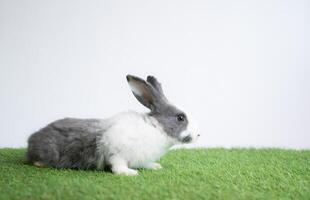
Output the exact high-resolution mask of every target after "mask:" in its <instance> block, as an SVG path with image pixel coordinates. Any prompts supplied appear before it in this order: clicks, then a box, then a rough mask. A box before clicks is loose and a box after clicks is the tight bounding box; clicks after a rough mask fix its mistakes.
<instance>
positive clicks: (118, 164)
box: [98, 111, 178, 175]
mask: <svg viewBox="0 0 310 200" xmlns="http://www.w3.org/2000/svg"><path fill="white" fill-rule="evenodd" d="M107 122H108V123H107ZM104 123H105V124H108V129H107V130H106V131H105V133H104V134H103V135H102V138H101V140H100V142H99V143H98V154H99V155H100V159H99V161H98V168H102V167H103V166H104V165H103V163H107V164H109V165H111V166H112V172H113V173H116V174H125V175H137V171H136V170H133V169H137V168H149V169H160V168H161V166H160V165H159V164H158V163H155V161H157V160H158V159H159V158H160V157H161V156H162V155H163V154H164V153H165V152H166V151H167V150H168V149H169V148H170V147H171V146H172V145H174V144H176V143H178V141H177V140H176V139H173V138H171V137H169V136H167V134H166V133H165V132H164V131H163V129H162V127H161V126H160V124H159V123H158V122H157V120H156V119H155V118H153V117H150V116H148V115H147V114H140V113H137V112H134V111H128V112H124V113H121V114H119V115H117V116H115V117H113V118H111V119H109V120H108V121H105V122H104Z"/></svg>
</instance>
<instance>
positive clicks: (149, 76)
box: [146, 75, 155, 80]
mask: <svg viewBox="0 0 310 200" xmlns="http://www.w3.org/2000/svg"><path fill="white" fill-rule="evenodd" d="M154 79H155V77H154V76H152V75H148V76H147V77H146V80H154Z"/></svg>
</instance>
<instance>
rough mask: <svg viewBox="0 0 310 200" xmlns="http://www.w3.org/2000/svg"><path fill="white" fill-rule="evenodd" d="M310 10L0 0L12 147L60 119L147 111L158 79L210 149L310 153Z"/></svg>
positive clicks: (269, 4) (0, 69)
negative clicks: (138, 89)
mask: <svg viewBox="0 0 310 200" xmlns="http://www.w3.org/2000/svg"><path fill="white" fill-rule="evenodd" d="M309 36H310V3H309V1H307V0H304V1H303V0H299V1H294V0H291V1H284V0H279V1H278V0H271V1H259V0H257V1H238V0H237V1H229V0H227V1H225V0H220V1H204V0H202V1H145V0H141V1H124V0H123V1H114V0H110V1H100V0H98V1H86V0H85V1H76V0H69V1H60V0H59V1H55V0H54V1H47V0H17V1H16V0H0V147H20V146H26V140H27V137H28V136H29V135H30V134H31V133H32V132H34V131H36V130H37V129H39V128H41V127H42V126H44V125H46V124H47V123H48V122H51V121H52V120H55V119H58V118H62V117H65V116H71V117H80V118H85V117H98V118H104V117H109V116H111V115H112V114H114V113H117V112H119V111H122V110H126V109H134V110H139V111H146V109H144V108H143V107H142V106H141V105H140V104H139V103H138V102H137V101H136V100H135V98H134V97H133V96H132V94H131V92H130V90H129V87H128V86H127V82H126V80H125V75H126V74H127V73H131V74H136V75H139V76H143V77H145V76H146V75H148V74H154V75H155V76H157V77H158V78H159V79H160V80H161V82H162V83H163V86H164V90H165V92H166V94H167V96H168V97H169V98H170V100H171V101H172V102H175V104H177V105H179V104H182V105H185V107H187V108H188V110H189V111H191V113H193V115H194V116H195V117H196V119H197V121H198V122H199V124H200V129H201V134H202V135H203V136H202V137H201V140H200V141H199V142H198V143H197V145H203V146H209V147H210V146H225V147H231V146H245V147H246V146H256V147H262V146H268V147H288V148H310V80H309V78H310V77H309V75H310V40H309Z"/></svg>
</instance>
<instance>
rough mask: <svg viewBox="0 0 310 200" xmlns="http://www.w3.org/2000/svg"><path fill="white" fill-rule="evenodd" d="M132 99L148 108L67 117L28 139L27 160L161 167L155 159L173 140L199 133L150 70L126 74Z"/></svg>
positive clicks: (116, 168)
mask: <svg viewBox="0 0 310 200" xmlns="http://www.w3.org/2000/svg"><path fill="white" fill-rule="evenodd" d="M126 78H127V81H128V84H129V86H130V88H131V90H132V93H133V95H134V96H135V97H136V99H137V100H138V101H139V102H140V103H141V104H143V105H144V106H145V107H147V108H148V109H150V112H148V113H138V112H135V111H126V112H122V113H120V114H117V115H115V116H114V117H111V118H108V119H75V118H65V119H60V120H57V121H55V122H52V123H50V124H48V125H47V126H46V127H44V128H42V129H40V130H39V131H37V132H35V133H33V134H32V135H31V136H30V137H29V139H28V149H27V160H28V162H29V163H30V164H31V165H35V166H37V167H54V168H71V169H82V170H87V169H95V170H104V169H106V168H107V167H108V168H109V169H110V170H111V172H112V173H114V174H118V175H129V176H130V175H138V171H137V169H140V168H145V169H154V170H157V169H161V168H162V167H161V165H160V164H159V163H157V162H156V161H158V160H159V159H160V157H161V156H162V155H164V154H165V153H166V152H167V150H168V149H169V148H170V147H172V146H173V145H176V144H182V143H190V142H193V141H195V140H196V139H197V138H198V137H199V134H198V130H197V125H196V124H195V123H194V121H192V119H191V118H190V117H189V116H188V115H187V114H185V113H184V112H183V111H181V110H180V109H178V108H176V107H175V106H174V105H172V104H171V103H169V101H168V100H167V98H166V97H165V95H164V93H163V89H162V87H161V84H160V83H159V82H158V81H157V79H156V78H155V77H154V76H148V77H147V79H146V80H143V79H141V78H139V77H136V76H132V75H127V76H126Z"/></svg>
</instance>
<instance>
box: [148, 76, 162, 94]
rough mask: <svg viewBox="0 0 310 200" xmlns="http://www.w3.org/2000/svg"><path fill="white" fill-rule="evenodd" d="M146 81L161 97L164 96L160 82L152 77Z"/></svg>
mask: <svg viewBox="0 0 310 200" xmlns="http://www.w3.org/2000/svg"><path fill="white" fill-rule="evenodd" d="M146 81H147V82H148V83H150V84H151V85H152V86H153V87H154V88H155V89H156V90H157V91H158V92H159V93H160V94H161V95H163V96H164V92H163V88H162V87H161V84H160V82H158V81H157V79H156V78H155V77H154V76H147V78H146Z"/></svg>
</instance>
